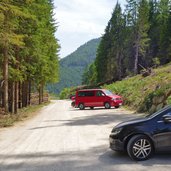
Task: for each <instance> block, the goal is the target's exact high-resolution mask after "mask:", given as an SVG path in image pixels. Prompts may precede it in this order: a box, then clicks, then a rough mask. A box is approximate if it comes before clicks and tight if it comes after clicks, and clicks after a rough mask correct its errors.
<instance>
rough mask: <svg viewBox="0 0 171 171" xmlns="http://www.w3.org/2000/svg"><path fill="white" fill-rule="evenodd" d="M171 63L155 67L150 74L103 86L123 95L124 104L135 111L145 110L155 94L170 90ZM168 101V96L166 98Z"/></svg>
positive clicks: (162, 93) (149, 105)
mask: <svg viewBox="0 0 171 171" xmlns="http://www.w3.org/2000/svg"><path fill="white" fill-rule="evenodd" d="M170 68H171V63H169V64H168V65H167V66H165V67H161V68H158V69H155V70H154V71H153V72H154V74H152V75H151V76H148V77H142V76H141V75H137V76H135V77H130V78H126V79H124V80H122V81H117V82H115V83H113V84H110V85H105V86H104V88H106V89H109V90H111V91H112V92H114V93H116V94H120V95H121V96H122V97H123V100H124V104H125V105H128V106H130V107H132V108H133V109H135V110H137V111H141V112H142V111H143V112H147V111H148V110H149V109H150V107H151V105H152V99H153V98H154V97H156V96H158V97H160V96H161V95H164V94H165V93H166V92H167V91H168V90H171V70H170ZM168 102H170V98H169V99H168Z"/></svg>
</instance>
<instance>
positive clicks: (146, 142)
mask: <svg viewBox="0 0 171 171" xmlns="http://www.w3.org/2000/svg"><path fill="white" fill-rule="evenodd" d="M153 152H154V149H153V144H152V141H151V140H150V139H149V138H148V137H147V136H145V135H135V136H133V137H132V138H131V139H130V140H129V142H128V144H127V153H128V155H129V156H130V158H131V159H133V160H136V161H143V160H147V159H148V158H150V157H151V155H152V154H153Z"/></svg>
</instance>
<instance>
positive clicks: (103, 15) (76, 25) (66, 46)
mask: <svg viewBox="0 0 171 171" xmlns="http://www.w3.org/2000/svg"><path fill="white" fill-rule="evenodd" d="M116 2H117V0H54V4H55V11H54V13H55V20H56V22H57V23H58V29H57V32H56V37H57V38H58V40H59V43H60V45H61V50H60V53H59V54H60V58H63V57H65V56H67V55H68V54H70V53H72V52H73V51H75V50H76V49H77V48H78V47H79V46H80V45H82V44H84V43H86V42H87V41H89V40H91V39H93V38H98V37H100V36H101V35H102V34H103V33H104V29H105V27H106V26H107V23H108V21H109V19H110V18H111V13H112V11H113V9H114V7H115V4H116ZM120 2H121V3H122V4H124V2H125V0H120Z"/></svg>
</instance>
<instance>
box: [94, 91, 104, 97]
mask: <svg viewBox="0 0 171 171" xmlns="http://www.w3.org/2000/svg"><path fill="white" fill-rule="evenodd" d="M96 96H104V93H103V92H102V91H96Z"/></svg>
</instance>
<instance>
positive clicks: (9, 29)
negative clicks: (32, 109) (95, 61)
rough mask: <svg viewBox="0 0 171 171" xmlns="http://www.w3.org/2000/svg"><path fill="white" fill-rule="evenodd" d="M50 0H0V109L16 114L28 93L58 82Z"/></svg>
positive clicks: (23, 104) (55, 25)
mask: <svg viewBox="0 0 171 171" xmlns="http://www.w3.org/2000/svg"><path fill="white" fill-rule="evenodd" d="M53 8H54V5H53V1H52V0H1V1H0V66H1V67H0V108H1V109H3V110H4V113H8V112H11V113H17V111H18V109H19V108H23V107H26V106H28V105H30V98H31V93H34V92H38V93H39V103H41V102H42V101H43V90H44V87H45V85H46V84H47V83H50V82H56V81H58V78H59V75H58V68H59V66H58V65H59V64H58V51H59V49H60V45H59V43H58V41H57V39H56V38H55V32H56V29H57V24H56V23H55V21H54V19H53V15H54V14H53Z"/></svg>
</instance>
